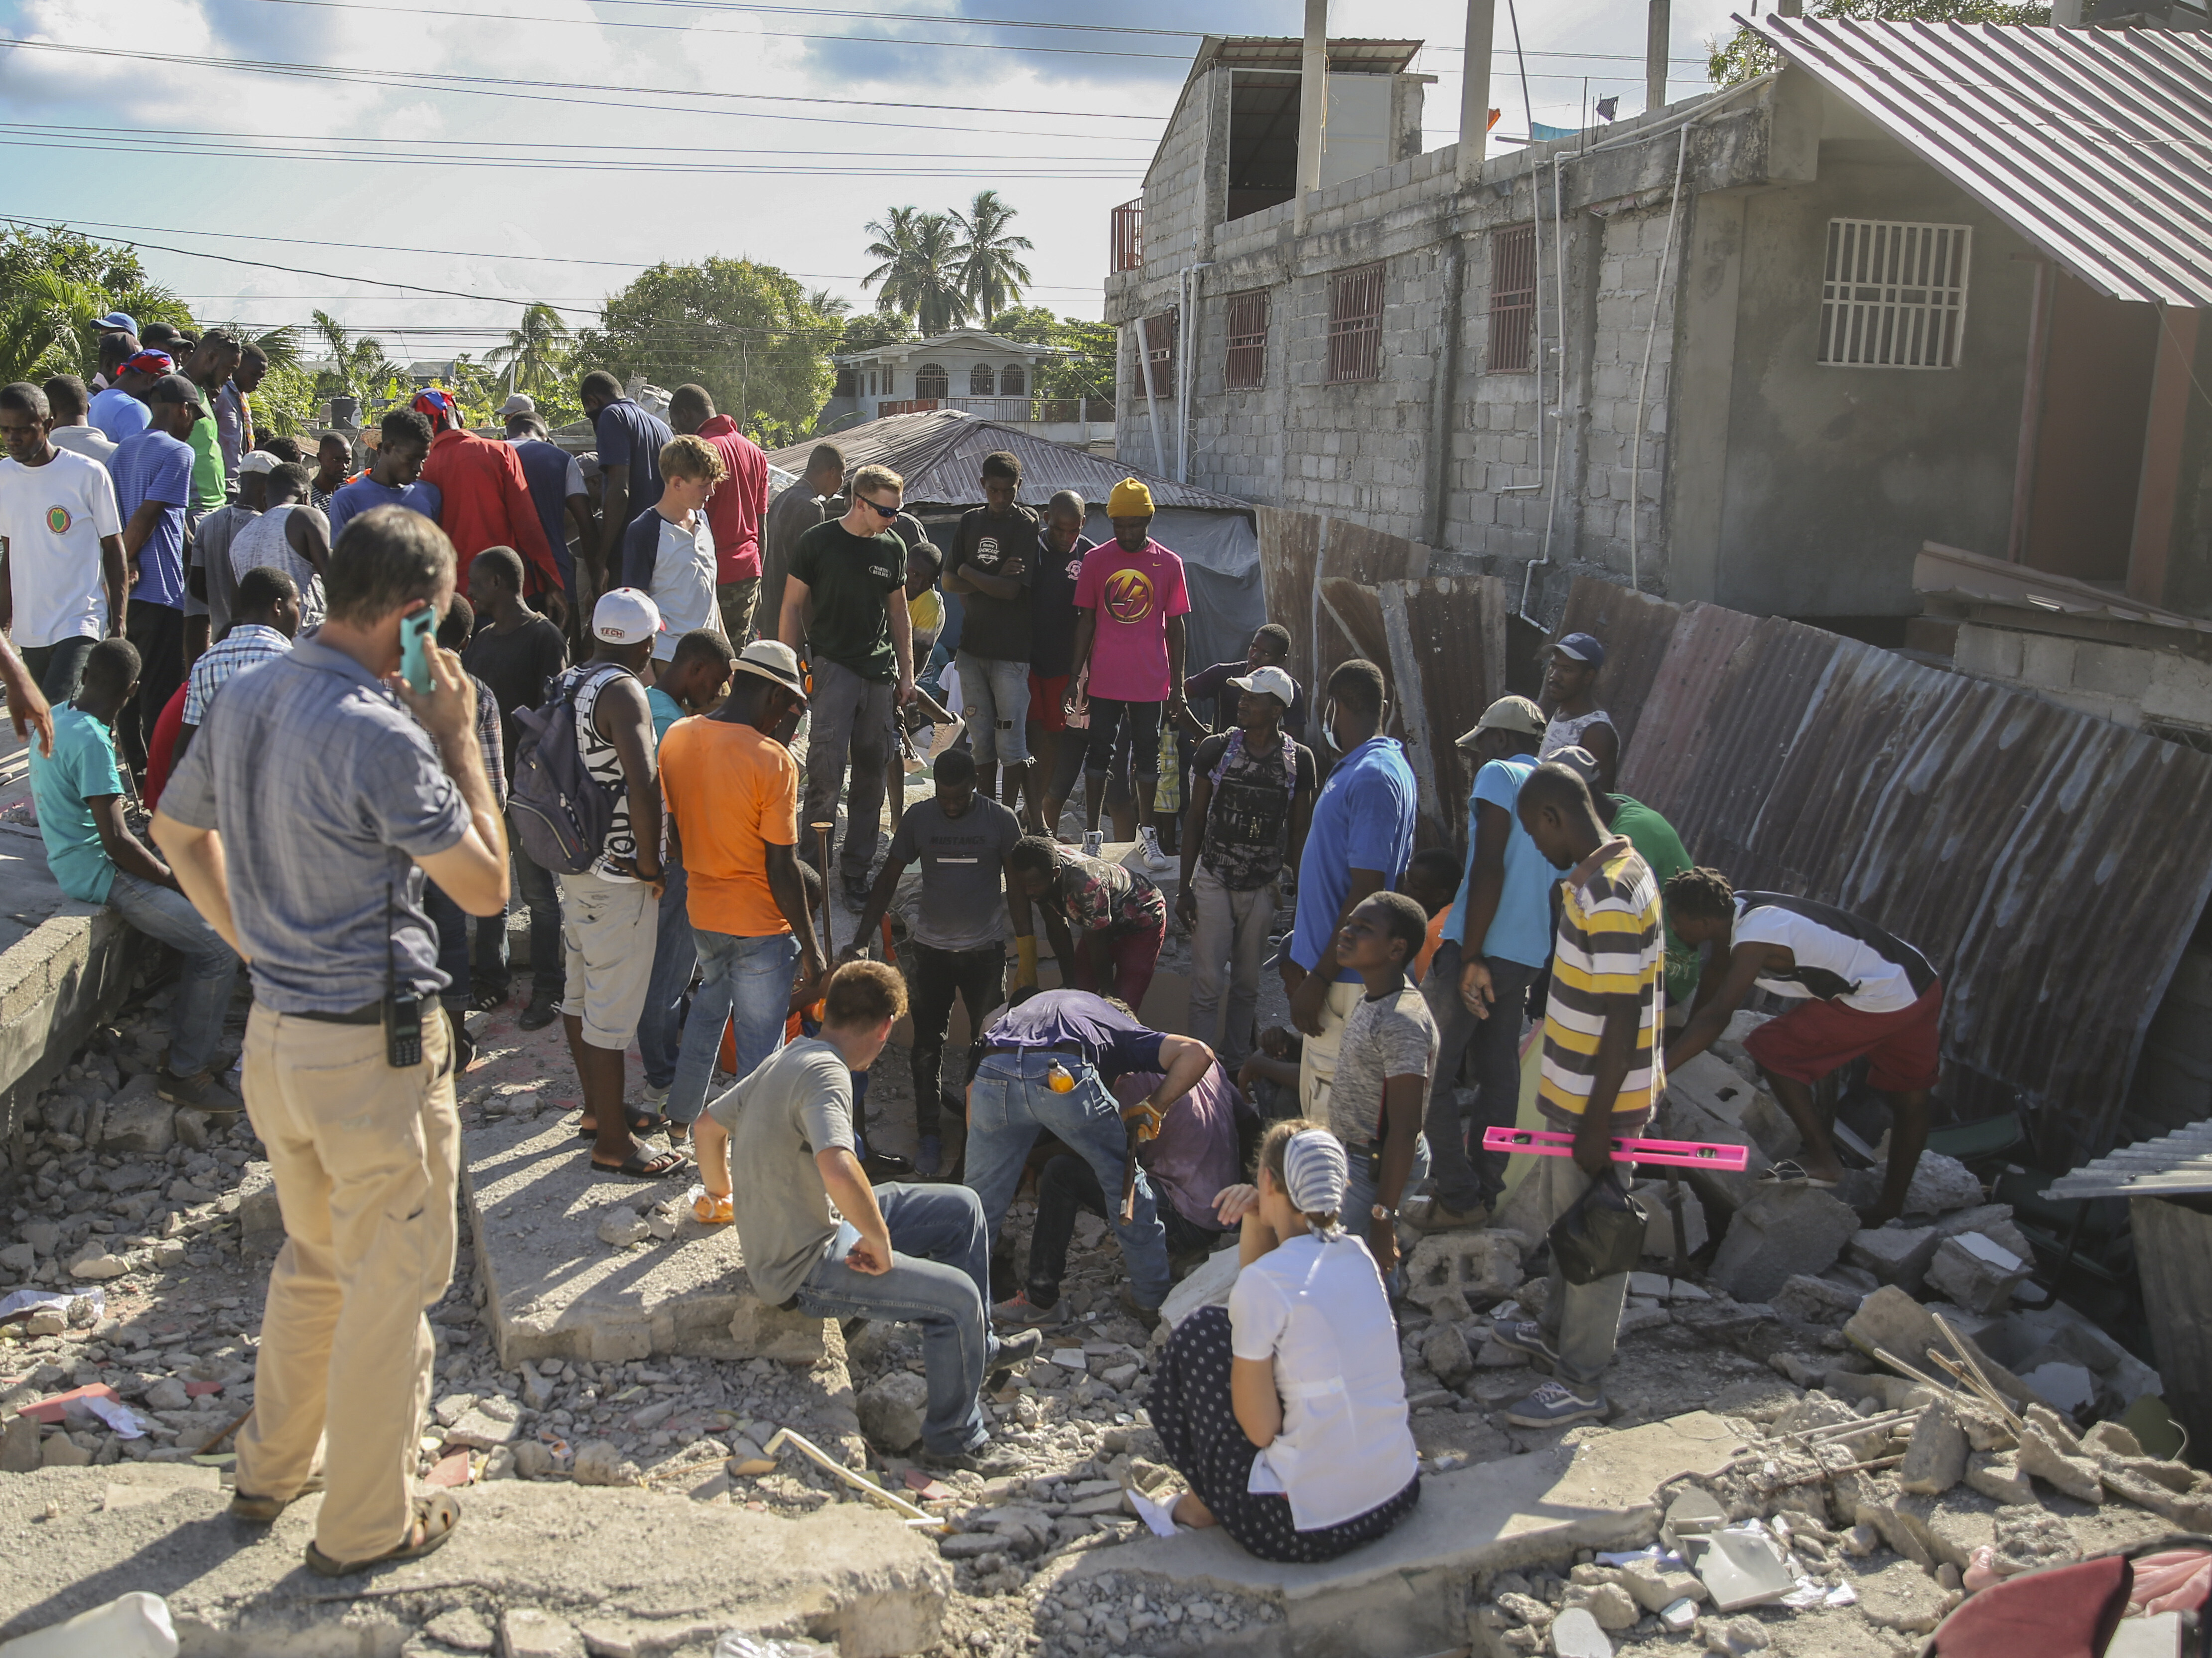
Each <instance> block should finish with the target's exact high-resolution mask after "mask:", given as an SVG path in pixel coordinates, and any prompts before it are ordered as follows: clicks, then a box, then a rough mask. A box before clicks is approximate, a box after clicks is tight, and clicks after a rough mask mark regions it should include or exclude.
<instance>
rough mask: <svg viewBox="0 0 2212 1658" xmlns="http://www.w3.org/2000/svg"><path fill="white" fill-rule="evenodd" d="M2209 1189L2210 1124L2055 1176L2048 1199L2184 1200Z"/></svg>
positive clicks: (2211, 1164) (2211, 1175)
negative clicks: (2057, 1176)
mask: <svg viewBox="0 0 2212 1658" xmlns="http://www.w3.org/2000/svg"><path fill="white" fill-rule="evenodd" d="M2206 1192H2212V1122H2203V1123H2193V1124H2191V1125H2190V1126H2189V1127H2187V1128H2185V1129H2180V1130H2178V1131H2175V1132H2174V1133H2172V1134H2167V1135H2162V1136H2160V1137H2159V1138H2157V1139H2155V1140H2142V1141H2138V1142H2137V1143H2136V1144H2134V1145H2131V1146H2130V1147H2128V1148H2127V1149H2125V1150H2124V1151H2116V1152H2113V1153H2112V1155H2110V1156H2108V1157H2100V1158H2099V1159H2097V1161H2095V1162H2093V1163H2085V1164H2083V1165H2082V1166H2081V1167H2080V1168H2077V1169H2075V1170H2074V1171H2073V1173H2069V1174H2063V1175H2061V1176H2060V1177H2059V1178H2058V1179H2056V1180H2053V1181H2052V1182H2051V1185H2050V1186H2049V1187H2048V1188H2046V1189H2045V1192H2044V1194H2043V1195H2044V1196H2045V1197H2046V1198H2187V1197H2197V1196H2202V1195H2203V1194H2204V1193H2206Z"/></svg>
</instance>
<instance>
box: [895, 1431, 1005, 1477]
mask: <svg viewBox="0 0 2212 1658" xmlns="http://www.w3.org/2000/svg"><path fill="white" fill-rule="evenodd" d="M914 1460H915V1462H917V1463H918V1464H920V1465H921V1466H922V1467H925V1468H933V1469H935V1470H936V1471H937V1472H939V1473H967V1474H981V1476H982V1477H983V1478H986V1479H1003V1478H1006V1476H1007V1475H1008V1474H1018V1473H1021V1472H1024V1471H1025V1470H1026V1469H1027V1468H1028V1467H1029V1466H1030V1464H1029V1459H1028V1458H1027V1457H1025V1456H1024V1455H1023V1454H1021V1453H1020V1452H1019V1451H1017V1450H1015V1449H1014V1448H1012V1446H1008V1445H1000V1444H996V1443H994V1442H992V1441H990V1440H985V1441H984V1442H982V1443H981V1444H980V1445H975V1446H972V1447H970V1448H969V1449H967V1450H964V1451H933V1450H931V1449H930V1448H929V1447H928V1446H927V1445H923V1446H920V1447H917V1448H916V1449H915V1454H914Z"/></svg>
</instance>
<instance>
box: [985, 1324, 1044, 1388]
mask: <svg viewBox="0 0 2212 1658" xmlns="http://www.w3.org/2000/svg"><path fill="white" fill-rule="evenodd" d="M1043 1350H1044V1332H1042V1331H1040V1330H1018V1331H1016V1332H1014V1333H1013V1334H1012V1335H1011V1336H1001V1337H1000V1338H999V1350H998V1351H997V1352H995V1353H994V1354H993V1355H991V1373H990V1375H989V1376H988V1377H987V1378H986V1379H985V1381H984V1383H983V1391H984V1392H985V1393H997V1392H998V1391H999V1389H1000V1388H1001V1387H1005V1386H1006V1378H1007V1377H1008V1376H1011V1375H1013V1374H1014V1372H1015V1371H1017V1370H1018V1369H1020V1368H1022V1367H1023V1366H1024V1365H1025V1364H1027V1363H1028V1362H1030V1360H1031V1359H1033V1358H1035V1357H1036V1356H1037V1355H1038V1354H1039V1353H1042V1351H1043Z"/></svg>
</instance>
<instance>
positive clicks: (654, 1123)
mask: <svg viewBox="0 0 2212 1658" xmlns="http://www.w3.org/2000/svg"><path fill="white" fill-rule="evenodd" d="M623 1121H624V1122H625V1123H627V1124H629V1131H630V1132H631V1133H632V1134H634V1135H635V1136H636V1137H638V1138H639V1139H641V1140H642V1139H644V1138H646V1137H647V1136H649V1135H654V1134H662V1133H665V1132H666V1131H667V1129H668V1119H666V1118H665V1117H664V1116H662V1115H661V1114H660V1113H659V1112H657V1111H632V1110H630V1109H629V1106H623Z"/></svg>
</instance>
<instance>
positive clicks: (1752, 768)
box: [1559, 579, 2212, 1167]
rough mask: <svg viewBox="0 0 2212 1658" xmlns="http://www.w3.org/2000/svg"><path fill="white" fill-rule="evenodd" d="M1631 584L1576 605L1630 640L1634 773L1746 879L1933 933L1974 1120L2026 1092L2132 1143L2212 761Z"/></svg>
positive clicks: (1617, 646)
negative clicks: (2137, 1096)
mask: <svg viewBox="0 0 2212 1658" xmlns="http://www.w3.org/2000/svg"><path fill="white" fill-rule="evenodd" d="M1622 596H1623V595H1622V591H1621V589H1620V588H1616V587H1613V586H1612V585H1610V584H1608V583H1605V582H1593V581H1589V580H1587V579H1585V580H1582V581H1578V582H1577V583H1576V585H1575V588H1574V591H1573V593H1572V594H1571V596H1570V598H1569V600H1568V604H1567V609H1566V613H1565V618H1564V619H1562V621H1561V623H1560V625H1559V631H1560V632H1562V633H1565V632H1571V631H1577V630H1579V629H1586V630H1587V631H1590V632H1593V633H1595V634H1596V635H1597V636H1598V637H1600V638H1601V639H1603V640H1604V641H1605V643H1606V644H1607V657H1608V661H1607V678H1606V680H1605V684H1604V695H1605V701H1606V704H1607V706H1608V707H1609V708H1610V709H1611V710H1613V712H1614V713H1615V715H1616V716H1617V717H1619V718H1620V720H1621V722H1622V724H1623V728H1624V735H1626V753H1625V755H1624V758H1623V761H1622V765H1621V773H1620V786H1621V788H1622V789H1624V790H1625V791H1626V792H1627V793H1629V794H1631V795H1635V796H1636V797H1637V798H1638V799H1639V800H1642V801H1644V802H1646V803H1648V804H1650V805H1651V806H1653V807H1656V808H1658V810H1659V811H1661V812H1662V813H1663V814H1665V815H1666V816H1667V817H1668V820H1670V821H1672V822H1673V824H1674V827H1675V828H1676V829H1677V830H1678V831H1679V832H1680V834H1681V836H1682V839H1683V841H1684V843H1685V844H1686V845H1687V847H1688V848H1689V850H1690V852H1691V854H1692V856H1694V857H1696V858H1697V859H1698V860H1699V862H1700V863H1709V864H1712V865H1714V866H1715V867H1717V868H1719V869H1723V870H1725V871H1726V872H1727V873H1728V875H1729V878H1730V879H1731V880H1733V881H1736V882H1737V883H1738V884H1740V885H1756V886H1761V887H1774V888H1778V889H1780V890H1784V891H1790V892H1796V893H1803V894H1805V895H1807V896H1808V897H1812V898H1816V899H1821V900H1823V901H1825V902H1827V903H1832V904H1838V905H1844V906H1845V907H1846V908H1849V909H1850V910H1853V911H1857V912H1858V913H1860V914H1863V915H1864V916H1866V917H1869V919H1871V920H1873V921H1875V922H1877V923H1880V924H1881V926H1883V927H1886V928H1887V929H1889V930H1891V931H1893V932H1894V933H1896V934H1897V935H1898V936H1899V937H1901V938H1905V939H1907V940H1909V941H1911V942H1912V943H1914V944H1917V945H1918V946H1919V947H1920V948H1922V949H1923V950H1924V951H1926V952H1927V954H1929V958H1930V959H1931V960H1934V961H1935V963H1936V967H1937V969H1938V971H1939V972H1942V975H1943V978H1944V984H1945V996H1946V1003H1947V1005H1946V1008H1945V1014H1944V1031H1943V1051H1944V1058H1945V1060H1946V1062H1947V1067H1948V1070H1947V1076H1946V1082H1945V1088H1946V1092H1947V1094H1948V1095H1949V1096H1950V1098H1951V1099H1952V1100H1953V1102H1954V1105H1956V1106H1958V1107H1959V1108H1960V1112H1961V1114H1962V1115H1965V1116H1967V1117H1970V1118H1971V1117H1978V1116H1982V1115H1986V1114H1989V1113H1990V1112H1992V1111H1995V1110H1998V1109H2002V1108H2003V1107H2004V1106H2005V1105H2006V1104H2008V1101H2009V1100H2011V1099H2012V1098H2013V1097H2015V1096H2016V1097H2017V1098H2018V1099H2019V1100H2020V1101H2021V1103H2022V1104H2024V1105H2026V1106H2027V1107H2028V1108H2029V1109H2030V1112H2031V1113H2032V1119H2033V1121H2034V1123H2035V1125H2036V1127H2037V1131H2038V1139H2039V1143H2040V1146H2041V1149H2042V1150H2043V1151H2044V1153H2045V1155H2047V1156H2050V1157H2052V1158H2054V1159H2063V1161H2061V1162H2059V1163H2058V1164H2057V1166H2058V1167H2067V1166H2069V1165H2070V1164H2071V1163H2073V1162H2075V1161H2080V1160H2081V1158H2082V1157H2084V1156H2092V1155H2099V1154H2100V1153H2102V1152H2104V1151H2106V1149H2109V1148H2110V1145H2111V1143H2112V1131H2113V1126H2114V1124H2115V1123H2116V1121H2117V1119H2118V1116H2119V1113H2120V1110H2121V1107H2122V1106H2123V1105H2124V1102H2125V1100H2126V1098H2127V1089H2128V1082H2129V1078H2130V1075H2131V1073H2132V1072H2133V1070H2134V1068H2135V1063H2136V1054H2137V1051H2138V1050H2139V1048H2140V1046H2141V1044H2142V1033H2143V1029H2144V1027H2145V1026H2146V1025H2147V1024H2148V1022H2149V1020H2150V1016H2151V1015H2152V1013H2153V1012H2154V1011H2155V1009H2157V1006H2158V1003H2159V1000H2160V997H2161V996H2162V995H2163V994H2164V992H2165V989H2166V982H2167V980H2168V979H2169V978H2171V977H2172V972H2173V970H2174V966H2175V964H2176V963H2177V962H2178V961H2179V959H2180V956H2181V952H2182V948H2183V946H2184V944H2185V942H2186V941H2187V940H2188V937H2189V936H2190V933H2191V930H2193V929H2194V928H2195V926H2196V924H2197V919H2198V917H2199V915H2200V913H2201V912H2202V911H2203V908H2204V905H2205V902H2206V899H2207V897H2208V895H2209V894H2212V830H2208V824H2212V756H2206V755H2203V754H2200V753H2196V752H2194V751H2192V750H2190V749H2185V748H2183V747H2179V746H2177V745H2175V744H2172V743H2167V742H2163V741H2159V740H2158V739H2156V738H2154V737H2148V736H2143V735H2139V734H2137V733H2135V732H2131V731H2129V730H2127V729H2125V728H2123V727H2120V726H2117V725H2114V724H2112V723H2110V722H2106V721H2104V720H2100V719H2095V718H2093V717H2091V716H2087V715H2082V714H2076V713H2074V712H2072V711H2070V710H2066V709H2063V708H2060V707H2058V706H2057V705H2055V704H2050V703H2045V702H2041V701H2039V700H2038V699H2037V698H2033V697H2028V696H2025V695H2021V694H2019V693H2016V692H2008V691H2005V690H2002V689H2000V688H1998V687H1996V686H1991V685H1989V684H1986V683H1984V682H1982V681H1979V680H1972V679H1969V678H1966V676H1964V675H1961V674H1952V673H1948V672H1946V671H1943V670H1942V669H1937V668H1929V667H1921V666H1919V665H1918V664H1917V663H1914V662H1912V661H1908V660H1907V659H1905V658H1904V657H1902V656H1899V655H1894V654H1893V653H1892V652H1889V651H1887V650H1881V649H1876V648H1875V647H1873V646H1871V645H1864V644H1861V643H1857V641H1855V640H1850V639H1846V638H1843V637H1839V636H1838V635H1835V634H1832V633H1827V632H1824V631H1821V630H1820V629H1818V628H1813V627H1808V626H1804V625H1801V624H1798V623H1795V622H1790V621H1785V620H1783V619H1779V618H1773V617H1751V616H1746V615H1743V614H1741V613H1737V612H1734V611H1729V610H1723V609H1722V608H1720V607H1717V606H1712V605H1703V604H1692V605H1689V606H1686V607H1677V606H1674V605H1668V604H1665V603H1663V602H1659V601H1654V600H1638V601H1637V602H1635V603H1634V604H1632V605H1626V606H1625V605H1624V604H1623V603H1622ZM1662 642H1663V648H1662V649H1655V647H1659V646H1661V645H1662Z"/></svg>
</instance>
